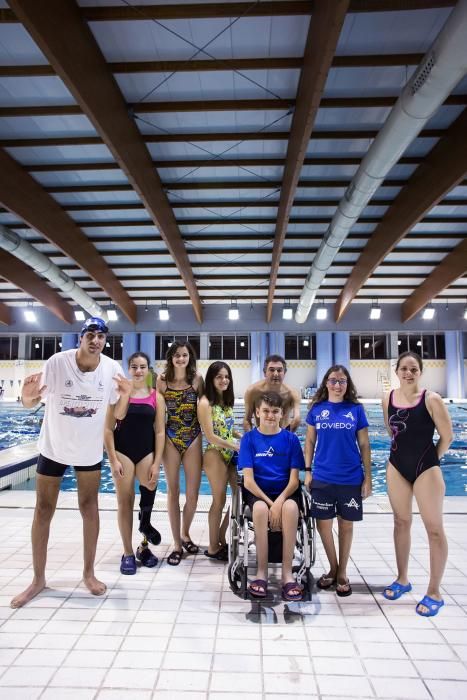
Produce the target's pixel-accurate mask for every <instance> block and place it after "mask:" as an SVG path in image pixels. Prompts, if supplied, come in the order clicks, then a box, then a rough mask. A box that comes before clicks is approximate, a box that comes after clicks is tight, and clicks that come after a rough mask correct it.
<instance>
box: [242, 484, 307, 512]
mask: <svg viewBox="0 0 467 700" xmlns="http://www.w3.org/2000/svg"><path fill="white" fill-rule="evenodd" d="M265 493H266V492H265ZM266 496H267V497H268V498H270V499H271V501H275V500H276V498H277V497H278V496H279V494H278V493H276V494H271V493H266ZM243 499H244V501H245V503H246V504H247V506H249V507H250V510H251V512H252V513H253V506H254V505H255V503H256V501H262V500H263V499H262V498H259V497H258V496H255V495H254V494H252V493H251V491H248V489H246V488H245V487H243ZM286 500H287V501H289V500H290V501H295V503H296V504H297V506H298V509H299V510H300V507H301V501H300V489H297V490H296V491H295V492H294V493H292V494H291V495H290V496H289V497H288V498H287V499H286Z"/></svg>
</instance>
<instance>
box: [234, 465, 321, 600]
mask: <svg viewBox="0 0 467 700" xmlns="http://www.w3.org/2000/svg"><path fill="white" fill-rule="evenodd" d="M253 544H254V529H253V518H252V513H251V511H250V508H249V506H248V505H247V504H246V503H245V500H244V497H243V477H242V476H239V478H238V482H237V490H236V493H235V494H233V495H232V506H231V512H230V528H229V566H228V578H229V585H230V588H231V590H232V592H233V593H234V594H235V595H237V596H238V597H240V598H243V599H244V600H247V599H248V597H249V595H248V567H249V566H250V548H251V547H252V546H253ZM268 547H269V553H268V563H271V564H281V563H282V532H273V531H271V530H269V531H268ZM315 558H316V536H315V524H314V520H313V518H312V517H311V495H310V493H309V491H307V490H306V489H305V486H304V485H303V484H302V483H300V506H299V517H298V528H297V539H296V544H295V552H294V560H293V571H294V573H295V574H296V580H297V583H298V584H299V585H301V586H303V599H302V600H303V601H310V600H311V598H312V587H313V575H312V573H311V567H312V566H313V565H314V563H315ZM255 559H256V557H255ZM251 564H252V566H253V567H255V568H256V561H252V562H251Z"/></svg>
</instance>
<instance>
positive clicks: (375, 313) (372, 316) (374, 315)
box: [370, 305, 381, 321]
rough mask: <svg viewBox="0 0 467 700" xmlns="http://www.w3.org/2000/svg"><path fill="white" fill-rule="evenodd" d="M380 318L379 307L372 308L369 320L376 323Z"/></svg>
mask: <svg viewBox="0 0 467 700" xmlns="http://www.w3.org/2000/svg"><path fill="white" fill-rule="evenodd" d="M380 318H381V306H376V305H374V306H372V307H371V309H370V319H371V320H372V321H378V320H379V319H380Z"/></svg>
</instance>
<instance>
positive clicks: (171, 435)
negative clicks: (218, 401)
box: [157, 341, 204, 566]
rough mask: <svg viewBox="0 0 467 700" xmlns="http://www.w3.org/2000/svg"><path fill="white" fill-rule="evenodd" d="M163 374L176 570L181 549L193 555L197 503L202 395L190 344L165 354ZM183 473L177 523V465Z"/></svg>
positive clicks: (172, 556) (160, 388)
mask: <svg viewBox="0 0 467 700" xmlns="http://www.w3.org/2000/svg"><path fill="white" fill-rule="evenodd" d="M166 360H167V364H166V367H165V371H164V374H162V375H161V376H160V377H158V379H157V390H158V391H159V392H160V393H161V394H162V395H163V396H164V398H165V403H166V408H167V423H166V435H167V440H166V441H165V449H164V455H163V457H162V462H163V465H164V472H165V477H166V479H167V509H168V512H169V520H170V527H171V529H172V536H173V540H174V547H173V551H172V553H171V554H170V555H169V557H168V558H167V562H168V564H170V565H171V566H177V565H178V564H180V561H181V559H182V554H183V549H185V550H186V551H187V552H188V553H189V554H197V552H198V547H197V545H196V544H194V542H192V540H191V537H190V532H189V530H190V525H191V523H192V521H193V517H194V514H195V512H196V506H197V503H198V492H199V485H200V481H201V461H202V454H201V428H200V425H199V422H198V416H197V404H198V398H199V397H200V396H202V394H203V386H204V383H203V378H202V377H201V375H200V374H198V373H197V371H196V355H195V351H194V350H193V348H192V346H191V345H190V343H186V342H179V341H175V342H174V343H172V345H171V346H170V347H169V349H168V350H167V354H166ZM181 463H183V468H184V470H185V484H186V500H185V505H184V507H183V515H182V521H181V523H180V503H179V497H180V465H181Z"/></svg>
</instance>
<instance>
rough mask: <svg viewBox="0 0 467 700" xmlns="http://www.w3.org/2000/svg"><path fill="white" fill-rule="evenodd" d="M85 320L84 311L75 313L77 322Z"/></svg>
mask: <svg viewBox="0 0 467 700" xmlns="http://www.w3.org/2000/svg"><path fill="white" fill-rule="evenodd" d="M85 318H86V317H85V315H84V311H75V319H76V320H77V321H84V319H85Z"/></svg>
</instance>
